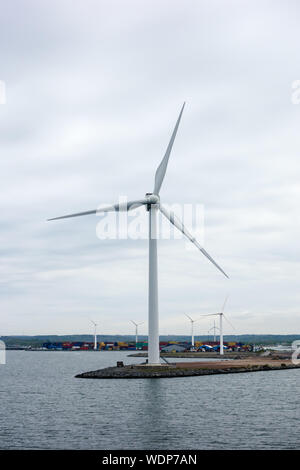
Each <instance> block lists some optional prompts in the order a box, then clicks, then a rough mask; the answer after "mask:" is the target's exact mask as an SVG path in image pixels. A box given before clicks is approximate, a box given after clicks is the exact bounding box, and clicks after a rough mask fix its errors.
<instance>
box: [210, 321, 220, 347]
mask: <svg viewBox="0 0 300 470" xmlns="http://www.w3.org/2000/svg"><path fill="white" fill-rule="evenodd" d="M211 330H214V343H215V342H216V339H217V335H216V330H219V331H220V328H218V327H217V326H216V322H215V320H214V326H213V327H212V328H210V329H209V331H211Z"/></svg>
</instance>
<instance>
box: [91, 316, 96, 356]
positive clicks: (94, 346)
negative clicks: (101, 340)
mask: <svg viewBox="0 0 300 470" xmlns="http://www.w3.org/2000/svg"><path fill="white" fill-rule="evenodd" d="M91 322H92V323H93V325H94V350H95V351H97V323H95V322H94V321H93V320H91Z"/></svg>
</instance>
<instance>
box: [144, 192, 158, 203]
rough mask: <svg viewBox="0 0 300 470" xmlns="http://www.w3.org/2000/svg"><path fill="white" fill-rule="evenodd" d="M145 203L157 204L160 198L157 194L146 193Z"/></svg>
mask: <svg viewBox="0 0 300 470" xmlns="http://www.w3.org/2000/svg"><path fill="white" fill-rule="evenodd" d="M145 196H146V199H147V204H159V201H160V198H159V196H158V195H157V194H153V193H146V195H145Z"/></svg>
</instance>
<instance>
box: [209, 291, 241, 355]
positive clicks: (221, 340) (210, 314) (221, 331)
mask: <svg viewBox="0 0 300 470" xmlns="http://www.w3.org/2000/svg"><path fill="white" fill-rule="evenodd" d="M227 300H228V296H227V297H226V299H225V302H224V304H223V307H222V310H221V312H219V313H209V314H208V315H201V317H213V316H217V315H219V318H220V328H219V329H220V355H221V356H223V355H224V341H223V318H225V320H226V321H227V322H228V323H229V325H230V326H231V327H232V328H233V329H235V328H234V326H233V324H232V323H230V321H229V320H228V318H227V317H225V315H224V309H225V305H226V302H227Z"/></svg>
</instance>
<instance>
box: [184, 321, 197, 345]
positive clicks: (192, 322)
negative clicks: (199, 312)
mask: <svg viewBox="0 0 300 470" xmlns="http://www.w3.org/2000/svg"><path fill="white" fill-rule="evenodd" d="M185 316H186V317H188V319H189V320H190V322H191V336H192V348H193V347H194V346H195V340H194V323H195V322H196V321H199V320H200V318H198V320H193V318H192V317H190V316H189V315H188V314H187V313H185Z"/></svg>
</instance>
